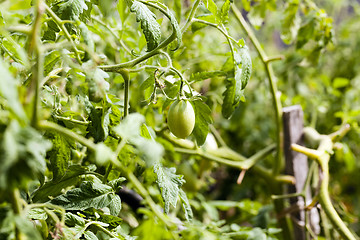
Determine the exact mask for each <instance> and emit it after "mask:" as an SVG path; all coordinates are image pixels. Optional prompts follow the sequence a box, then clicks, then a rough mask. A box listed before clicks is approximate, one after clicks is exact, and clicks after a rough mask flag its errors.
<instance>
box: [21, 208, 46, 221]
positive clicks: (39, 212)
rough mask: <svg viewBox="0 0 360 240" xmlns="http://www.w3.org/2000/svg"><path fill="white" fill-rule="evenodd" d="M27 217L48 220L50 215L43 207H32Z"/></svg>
mask: <svg viewBox="0 0 360 240" xmlns="http://www.w3.org/2000/svg"><path fill="white" fill-rule="evenodd" d="M26 217H27V218H29V219H37V220H46V219H47V218H48V215H47V213H46V211H45V210H44V209H42V208H32V209H30V210H29V211H28V212H27V214H26Z"/></svg>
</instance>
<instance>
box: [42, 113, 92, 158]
mask: <svg viewBox="0 0 360 240" xmlns="http://www.w3.org/2000/svg"><path fill="white" fill-rule="evenodd" d="M38 127H39V128H40V129H42V130H48V131H55V132H58V133H60V134H61V135H63V136H65V137H69V138H71V139H73V140H75V141H77V142H79V143H81V144H82V145H84V146H86V147H87V148H88V149H90V150H91V151H95V150H96V144H95V143H94V142H92V141H91V140H89V139H87V138H85V137H83V136H80V135H79V134H77V133H75V132H73V131H71V130H69V129H67V128H65V127H63V126H60V125H59V124H56V123H53V122H49V121H45V120H43V121H40V122H39V124H38Z"/></svg>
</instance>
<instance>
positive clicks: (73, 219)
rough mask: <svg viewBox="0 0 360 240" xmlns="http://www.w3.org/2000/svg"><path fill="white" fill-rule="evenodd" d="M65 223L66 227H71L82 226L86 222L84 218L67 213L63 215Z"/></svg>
mask: <svg viewBox="0 0 360 240" xmlns="http://www.w3.org/2000/svg"><path fill="white" fill-rule="evenodd" d="M65 223H66V225H67V226H70V227H73V226H76V225H79V226H84V225H85V223H86V222H85V219H84V218H82V217H80V216H78V215H75V214H73V213H71V212H67V213H66V214H65Z"/></svg>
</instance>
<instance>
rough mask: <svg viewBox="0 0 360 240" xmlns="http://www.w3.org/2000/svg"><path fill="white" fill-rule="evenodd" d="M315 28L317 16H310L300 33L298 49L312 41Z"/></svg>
mask: <svg viewBox="0 0 360 240" xmlns="http://www.w3.org/2000/svg"><path fill="white" fill-rule="evenodd" d="M315 26H316V21H315V15H314V14H309V15H308V16H307V17H306V20H305V22H304V23H303V24H302V26H301V27H300V29H299V31H298V38H297V41H296V49H300V48H302V47H303V46H304V45H305V44H306V43H307V42H308V41H309V40H310V39H312V37H313V35H314V32H315Z"/></svg>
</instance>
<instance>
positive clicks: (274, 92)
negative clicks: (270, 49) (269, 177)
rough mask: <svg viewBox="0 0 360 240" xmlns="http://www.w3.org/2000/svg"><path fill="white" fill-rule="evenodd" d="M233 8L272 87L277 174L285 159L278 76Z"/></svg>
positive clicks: (274, 168)
mask: <svg viewBox="0 0 360 240" xmlns="http://www.w3.org/2000/svg"><path fill="white" fill-rule="evenodd" d="M231 9H232V11H233V13H234V15H235V17H236V19H237V20H238V22H239V23H240V25H241V27H242V28H243V29H244V31H245V32H246V34H247V35H248V37H249V38H250V40H251V42H252V43H253V45H254V47H255V49H256V51H257V52H258V53H259V56H260V59H261V61H262V62H263V64H264V66H265V69H266V73H267V75H268V80H269V85H270V89H271V95H272V98H273V106H274V109H275V118H276V119H275V120H276V128H277V156H276V158H275V159H276V161H275V163H274V167H273V174H274V175H277V174H279V173H280V171H281V169H282V168H283V165H284V161H283V146H284V143H283V141H284V140H283V135H284V134H283V125H282V106H281V101H280V95H279V94H278V90H277V86H276V77H275V75H274V70H273V68H272V66H271V60H272V58H269V57H268V56H267V55H266V53H265V51H264V49H263V48H262V47H261V44H260V42H259V40H258V39H257V38H256V36H255V34H254V32H253V30H252V29H251V27H250V26H249V24H248V23H247V22H246V20H245V19H244V17H243V16H242V14H241V12H240V11H239V9H238V8H237V7H236V6H235V5H234V4H231Z"/></svg>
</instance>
